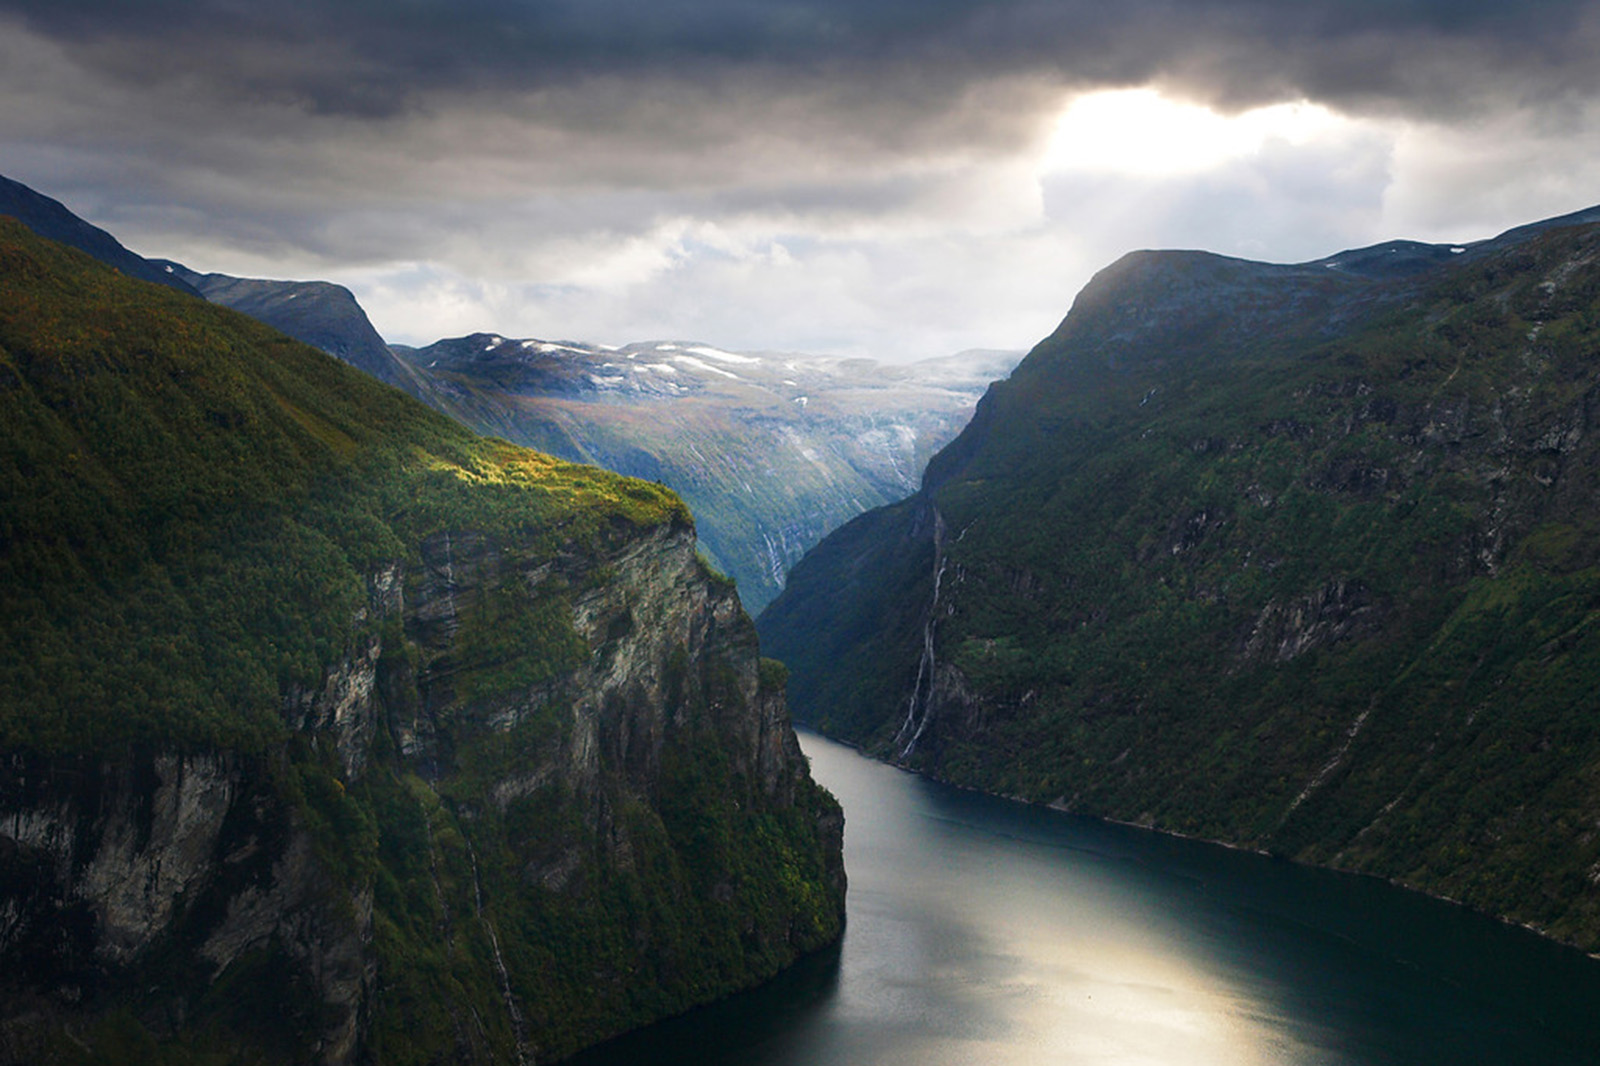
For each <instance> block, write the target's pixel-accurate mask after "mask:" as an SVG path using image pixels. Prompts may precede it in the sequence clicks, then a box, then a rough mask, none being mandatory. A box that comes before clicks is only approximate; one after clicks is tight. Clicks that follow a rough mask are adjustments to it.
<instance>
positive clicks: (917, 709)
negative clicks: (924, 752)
mask: <svg viewBox="0 0 1600 1066" xmlns="http://www.w3.org/2000/svg"><path fill="white" fill-rule="evenodd" d="M963 532H965V531H963ZM944 536H945V534H944V516H943V515H942V514H940V513H939V509H938V508H937V507H936V508H934V509H933V601H932V602H931V603H930V604H928V620H927V621H926V622H924V623H923V626H922V658H921V659H919V660H918V661H917V680H916V684H914V685H913V686H912V687H911V699H910V700H909V701H908V702H907V703H906V720H905V721H904V722H903V723H901V726H900V731H899V732H898V733H896V734H895V737H894V745H895V747H897V748H900V755H899V759H900V760H901V761H904V760H906V759H909V758H910V757H911V753H912V752H913V751H915V750H916V747H917V741H919V740H921V739H922V732H923V730H925V729H927V728H928V706H929V704H931V703H932V702H933V675H934V665H935V664H934V657H933V635H934V630H935V629H936V628H938V625H939V589H940V586H942V585H943V584H944V568H945V566H946V564H947V563H948V562H949V560H948V559H947V558H946V557H945V554H944ZM902 743H903V744H904V745H905V746H904V747H903V748H902V747H901V744H902Z"/></svg>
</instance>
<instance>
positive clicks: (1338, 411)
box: [761, 227, 1600, 950]
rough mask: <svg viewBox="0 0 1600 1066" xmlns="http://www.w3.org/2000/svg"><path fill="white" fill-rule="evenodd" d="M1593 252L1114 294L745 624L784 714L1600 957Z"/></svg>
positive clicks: (1581, 240)
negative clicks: (792, 711) (1472, 914)
mask: <svg viewBox="0 0 1600 1066" xmlns="http://www.w3.org/2000/svg"><path fill="white" fill-rule="evenodd" d="M1597 251H1600V231H1597V230H1596V229H1594V228H1592V227H1591V228H1579V229H1573V230H1562V231H1556V232H1552V233H1547V234H1544V235H1542V236H1538V237H1534V238H1531V239H1528V240H1526V241H1524V242H1523V243H1520V244H1516V245H1514V246H1512V247H1508V248H1505V249H1499V250H1491V251H1489V252H1486V253H1484V254H1480V255H1474V256H1468V257H1464V259H1463V260H1462V261H1459V262H1455V263H1451V264H1448V265H1447V266H1446V267H1444V268H1441V269H1440V270H1438V271H1436V272H1434V273H1432V274H1428V275H1423V276H1420V277H1416V278H1411V279H1401V280H1400V281H1369V280H1365V279H1363V278H1360V277H1357V276H1329V275H1330V272H1328V271H1323V272H1322V274H1321V275H1318V276H1315V277H1312V276H1310V275H1309V274H1308V273H1307V272H1304V271H1297V270H1296V269H1295V268H1269V267H1264V266H1260V265H1256V264H1243V265H1241V264H1237V263H1234V262H1232V261H1223V260H1215V259H1209V258H1207V257H1196V256H1192V255H1188V254H1180V253H1174V254H1172V255H1171V256H1164V255H1162V254H1153V255H1141V256H1135V257H1130V258H1129V260H1127V261H1124V262H1123V263H1121V264H1119V265H1118V266H1116V267H1113V268H1111V269H1110V270H1108V271H1107V272H1106V273H1105V274H1104V275H1102V277H1101V278H1100V279H1097V281H1096V282H1095V283H1093V284H1092V285H1091V286H1090V288H1089V289H1087V290H1085V293H1084V295H1083V296H1081V297H1080V298H1079V301H1078V303H1077V305H1076V306H1075V307H1074V310H1073V313H1072V315H1070V316H1069V317H1068V319H1067V320H1066V322H1065V323H1063V325H1062V327H1061V329H1060V330H1058V331H1057V333H1056V335H1055V336H1053V337H1052V338H1050V339H1048V340H1046V341H1045V342H1043V343H1042V344H1041V345H1040V346H1039V347H1038V348H1036V349H1035V350H1034V352H1033V353H1032V354H1030V356H1029V357H1028V359H1027V360H1026V361H1025V362H1024V363H1023V364H1022V366H1021V367H1019V368H1018V370H1017V371H1016V373H1015V374H1013V376H1012V378H1011V379H1010V380H1009V381H1007V382H1004V383H1001V384H999V385H997V386H995V387H994V388H993V389H991V391H990V394H989V395H988V397H987V398H986V399H985V400H984V402H983V405H982V406H981V407H980V413H979V415H978V417H977V418H976V419H975V420H974V423H973V425H972V426H971V427H970V428H969V430H968V431H967V432H966V433H965V434H963V436H962V437H961V438H959V439H958V440H957V441H956V442H955V443H954V444H952V445H951V447H950V448H948V449H946V451H945V452H943V453H941V455H940V456H938V457H936V458H935V460H934V462H933V463H932V464H931V465H930V473H929V478H928V487H927V489H926V490H925V491H924V493H923V494H922V495H921V496H919V497H918V498H917V499H914V500H912V501H908V502H907V503H906V504H902V505H899V506H898V507H895V508H890V509H884V510H882V511H879V512H874V513H872V514H869V515H867V516H864V517H863V518H862V519H859V520H857V522H855V523H852V524H851V525H850V526H847V527H845V528H844V529H843V530H841V531H839V532H838V533H836V534H835V535H834V536H832V537H830V538H829V539H828V540H827V541H825V542H824V543H823V544H822V545H821V546H819V548H818V549H817V550H816V551H815V552H813V554H812V555H811V556H809V557H808V558H807V560H806V561H805V562H804V563H802V564H801V565H800V566H798V567H796V569H795V571H794V572H793V574H792V576H791V581H790V586H789V589H788V590H786V592H785V594H784V595H783V596H782V597H780V598H779V599H778V600H777V601H776V602H775V603H774V604H773V606H772V607H771V608H769V609H768V611H767V612H766V613H765V614H764V615H763V617H762V619H761V627H762V634H763V638H764V643H765V645H766V646H767V647H768V649H769V650H771V651H772V653H773V654H776V655H779V656H780V657H782V658H783V659H784V660H785V661H786V662H787V663H788V665H789V666H790V668H791V669H792V670H793V671H794V680H793V682H792V683H791V690H790V691H791V697H792V698H793V700H794V705H795V708H796V714H797V716H800V717H802V718H805V719H807V720H810V721H813V722H815V723H817V724H818V725H820V726H821V727H822V728H824V729H825V730H827V731H829V732H832V733H835V734H836V735H840V736H843V737H845V738H847V739H850V740H852V741H855V742H858V743H862V744H865V745H867V746H868V747H869V748H871V749H873V750H876V751H878V752H880V753H882V754H884V755H887V756H889V757H891V758H895V759H903V760H905V761H907V762H909V763H910V764H911V765H913V766H916V767H918V768H921V769H924V770H927V771H929V772H932V773H935V774H937V775H940V776H942V777H946V778H949V779H952V780H955V781H958V782H960V783H963V784H967V785H974V786H978V787H981V788H984V789H986V790H989V791H993V792H997V793H1003V794H1008V795H1019V796H1024V797H1028V798H1030V799H1033V800H1036V801H1040V802H1059V803H1062V804H1064V805H1066V806H1069V807H1071V808H1073V809H1076V810H1081V811H1084V812H1087V813H1094V814H1101V815H1107V816H1111V817H1115V818H1119V819H1126V820H1131V821H1138V822H1141V823H1145V824H1151V825H1155V826H1159V827H1162V828H1165V829H1170V830H1174V831H1178V832H1182V833H1187V834H1192V835H1196V836H1201V837H1206V838H1211V839H1218V840H1226V841H1230V842H1235V843H1240V844H1244V845H1247V846H1252V847H1257V848H1262V849H1266V850H1271V851H1273V852H1275V853H1278V854H1283V855H1287V856H1292V857H1295V858H1299V859H1302V860H1306V861H1311V862H1317V863H1325V864H1329V865H1334V866H1340V867H1347V868H1351V869H1357V870H1362V871H1366V872H1371V873H1375V874H1379V875H1381V876H1384V877H1389V878H1393V879H1396V880H1399V881H1402V882H1404V883H1406V884H1410V885H1413V886H1416V887H1419V888H1422V889H1425V890H1428V891H1431V892H1434V893H1438V894H1440V895H1444V896H1448V897H1451V898H1454V899H1459V900H1462V901H1463V902H1466V903H1468V904H1470V905H1472V906H1474V907H1478V908H1480V909H1483V910H1485V911H1489V912H1491V913H1495V914H1499V915H1503V916H1506V917H1509V918H1513V919H1515V920H1518V921H1521V922H1526V923H1529V924H1532V925H1534V926H1537V927H1538V928H1541V929H1543V930H1545V931H1546V932H1548V933H1549V934H1551V935H1553V936H1556V937H1559V938H1561V939H1564V940H1567V941H1569V942H1572V943H1575V944H1578V945H1581V946H1583V947H1585V948H1586V949H1588V950H1596V949H1600V835H1597V834H1596V833H1595V831H1594V827H1595V826H1596V825H1597V824H1600V791H1597V789H1596V788H1595V784H1596V781H1597V780H1600V709H1597V707H1600V705H1597V703H1596V698H1595V691H1596V680H1597V679H1600V535H1597V534H1600V529H1597V527H1596V524H1595V519H1594V516H1595V515H1596V514H1600V482H1597V480H1596V477H1595V474H1594V471H1595V470H1596V469H1600V455H1597V454H1596V450H1595V449H1596V444H1595V442H1594V438H1593V436H1592V433H1593V429H1592V427H1593V425H1594V412H1595V410H1596V408H1595V405H1594V397H1595V396H1596V395H1600V378H1597V374H1596V364H1595V358H1594V357H1595V353H1596V352H1597V351H1600V267H1597V266H1596V261H1597V260H1596V252H1597ZM1241 279H1242V280H1241ZM936 514H937V516H938V518H939V519H941V520H942V523H943V529H944V536H943V539H942V542H941V543H940V545H939V550H940V552H941V553H942V555H941V558H942V561H943V563H944V577H943V580H942V582H941V586H940V597H939V603H938V607H937V609H936V610H933V611H932V617H933V621H934V627H935V633H936V640H935V655H934V663H935V665H936V670H935V677H936V679H937V684H936V686H935V688H934V691H933V694H932V697H931V699H929V698H928V697H927V689H926V688H924V690H923V692H924V697H923V702H921V703H919V704H918V705H917V706H916V707H914V708H912V709H911V712H910V713H911V714H912V716H913V718H914V719H915V720H917V721H919V722H920V721H921V720H922V719H921V717H920V716H921V715H922V714H924V707H925V708H926V711H925V713H926V722H927V724H926V726H925V728H923V730H922V733H921V737H920V739H919V740H918V741H917V743H916V745H915V746H914V747H913V748H912V749H911V750H910V751H909V752H907V751H906V743H907V740H908V734H907V733H906V732H903V731H902V726H903V724H904V723H905V721H906V719H907V715H908V701H909V699H910V694H911V692H912V690H913V685H914V681H915V678H916V677H917V673H918V669H919V666H923V667H925V666H926V663H924V662H923V661H922V650H923V643H922V641H923V633H924V625H925V623H926V622H927V620H928V619H929V616H930V606H931V605H932V603H933V578H934V573H935V570H936V567H935V544H934V541H935V536H934V529H935V521H934V516H935V515H936ZM897 738H898V742H897Z"/></svg>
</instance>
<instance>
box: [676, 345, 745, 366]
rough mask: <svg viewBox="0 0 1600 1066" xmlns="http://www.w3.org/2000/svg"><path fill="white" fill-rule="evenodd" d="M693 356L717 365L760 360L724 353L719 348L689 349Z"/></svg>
mask: <svg viewBox="0 0 1600 1066" xmlns="http://www.w3.org/2000/svg"><path fill="white" fill-rule="evenodd" d="M688 350H689V351H691V352H693V353H694V354H695V355H703V356H705V357H706V358H707V359H715V360H716V361H717V362H719V363H759V362H761V360H759V359H757V358H755V357H754V356H749V355H735V354H733V353H732V352H725V351H723V350H722V349H721V348H690V349H688Z"/></svg>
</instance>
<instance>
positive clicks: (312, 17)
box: [0, 0, 1600, 116]
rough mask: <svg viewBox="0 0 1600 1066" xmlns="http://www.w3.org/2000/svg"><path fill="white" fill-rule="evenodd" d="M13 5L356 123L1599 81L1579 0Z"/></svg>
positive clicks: (1430, 97) (128, 66) (81, 49)
mask: <svg viewBox="0 0 1600 1066" xmlns="http://www.w3.org/2000/svg"><path fill="white" fill-rule="evenodd" d="M7 10H9V11H11V12H14V13H18V14H21V15H22V16H24V17H25V18H26V20H27V22H28V24H29V25H30V26H31V27H32V28H33V29H34V30H35V31H36V32H41V33H44V34H46V35H48V36H50V37H52V38H54V39H55V40H57V41H58V42H60V43H61V44H63V45H64V46H65V47H67V48H68V49H69V50H70V51H71V52H72V53H74V54H76V55H78V56H79V57H80V58H81V60H82V61H85V62H89V63H93V64H95V65H97V66H98V67H99V68H100V69H102V70H104V71H109V72H113V73H114V74H116V75H117V76H119V77H122V78H126V79H132V80H160V79H171V78H191V79H192V78H199V79H201V80H202V81H205V82H206V83H208V85H209V86H210V87H211V88H212V89H213V90H214V91H217V92H220V93H225V94H241V95H244V96H249V97H253V98H259V99H264V100H292V101H296V102H299V103H301V104H302V105H304V106H305V107H307V108H308V109H310V110H313V111H317V112H321V113H333V114H350V115H358V116H377V115H385V114H394V113H398V112H402V111H405V110H407V109H410V108H415V107H421V106H425V105H426V103H427V101H428V99H429V97H430V95H431V94H432V93H435V92H438V91H441V90H449V91H453V92H468V93H473V92H484V93H498V92H506V91H526V90H537V89H541V88H549V87H551V86H557V85H561V84H564V83H567V82H569V81H571V80H572V79H575V78H583V77H594V76H620V77H623V78H629V79H631V78H634V77H640V76H650V77H660V76H671V77H673V78H677V79H682V80H686V81H699V80H703V79H711V78H715V77H717V76H718V75H719V74H720V73H722V72H725V71H727V70H729V69H743V70H751V69H759V70H761V71H763V72H765V73H766V74H767V75H769V76H771V77H774V78H780V79H781V78H786V77H788V78H798V79H800V80H802V81H809V80H812V79H815V78H819V77H821V78H830V79H842V80H845V81H851V82H859V83H860V84H862V85H864V86H869V87H871V89H872V90H873V92H874V93H881V94H883V95H884V97H885V99H882V100H880V101H878V102H879V103H880V105H881V106H885V107H888V108H890V109H891V110H896V111H901V110H903V111H915V110H917V109H918V107H919V106H921V107H932V108H937V107H939V106H941V103H942V102H943V100H944V99H946V98H947V97H948V95H949V94H950V93H952V92H955V91H958V89H959V86H961V85H963V84H965V83H967V82H968V81H970V80H973V79H980V80H981V79H985V78H991V77H994V76H996V75H1002V74H1004V75H1019V74H1030V73H1032V74H1040V75H1045V76H1050V77H1054V78H1058V79H1061V80H1063V81H1066V82H1069V83H1074V84H1101V83H1104V84H1133V83H1140V82H1145V81H1149V80H1151V79H1161V80H1164V81H1166V82H1168V83H1170V84H1172V85H1174V86H1175V87H1178V88H1181V89H1184V90H1186V91H1188V92H1191V93H1194V94H1196V95H1199V96H1202V97H1207V98H1210V99H1212V100H1217V101H1221V102H1224V103H1227V104H1234V105H1243V104H1245V103H1251V102H1258V101H1260V100H1264V99H1282V98H1284V97H1285V96H1287V95H1297V94H1306V95H1311V96H1314V97H1316V98H1319V99H1323V100H1326V101H1329V102H1353V103H1355V104H1359V105H1364V106H1371V107H1382V108H1400V109H1410V108H1419V109H1422V110H1424V111H1428V112H1439V111H1448V110H1450V109H1454V108H1460V107H1470V106H1472V103H1473V100H1474V98H1475V97H1476V95H1477V93H1478V87H1480V86H1482V87H1485V91H1488V90H1492V91H1494V92H1497V93H1502V94H1503V93H1504V92H1506V91H1508V90H1509V91H1513V92H1516V93H1518V94H1520V95H1523V96H1527V97H1532V98H1538V97H1542V96H1551V97H1553V96H1557V95H1559V94H1561V93H1564V92H1568V91H1572V90H1574V89H1588V88H1591V87H1592V86H1593V85H1594V84H1595V83H1596V80H1597V77H1600V72H1597V69H1596V68H1597V67H1600V64H1596V63H1594V62H1593V57H1594V55H1595V51H1594V45H1595V42H1596V35H1597V30H1600V27H1597V25H1596V21H1597V20H1596V18H1595V15H1594V4H1593V3H1591V2H1581V0H1546V2H1537V3H1519V4H1511V3H1507V2H1505V0H1499V2H1495V3H1489V2H1483V0H1310V2H1284V0H1204V2H1197V0H1191V2H1181V0H1121V2H1119V3H1115V4H1112V3H1107V2H1105V0H1057V2H1040V0H871V2H863V0H787V2H785V0H772V2H763V0H756V2H750V0H742V2H741V0H559V2H556V0H544V2H535V0H448V2H445V0H342V2H313V0H281V2H276V3H272V2H259V0H258V2H254V3H249V2H240V0H0V12H3V11H7ZM909 71H915V76H914V77H910V76H909V75H908V76H907V78H905V79H902V77H901V75H903V74H906V72H909ZM897 85H903V86H904V89H905V92H904V93H897V91H896V88H895V87H896V86H897ZM906 93H914V94H916V95H910V96H908V95H906Z"/></svg>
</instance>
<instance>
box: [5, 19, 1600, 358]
mask: <svg viewBox="0 0 1600 1066" xmlns="http://www.w3.org/2000/svg"><path fill="white" fill-rule="evenodd" d="M1597 56H1600V0H1592V2H1581V3H1580V2H1548V3H1540V2H1537V0H1535V2H1521V3H1511V2H1509V0H1502V2H1497V3H1486V2H1478V0H1118V2H1116V3H1111V2H1108V0H1053V2H1043V0H560V2H549V0H337V2H336V0H280V2H274V0H0V173H4V174H6V175H7V176H9V177H12V178H15V179H17V180H19V181H22V182H25V183H27V184H29V185H31V186H33V187H34V188H36V189H38V190H39V191H41V192H44V193H46V194H48V195H51V196H54V197H56V198H57V199H60V200H62V201H64V202H65V203H66V204H67V205H68V206H69V207H71V208H72V209H73V210H75V211H77V212H78V213H79V214H81V215H83V216H84V217H86V218H88V219H89V220H90V221H93V222H95V223H97V224H99V225H102V226H104V227H106V228H107V229H110V230H111V231H112V232H113V233H114V234H116V235H117V236H118V237H119V238H120V239H121V240H122V241H123V243H125V244H127V245H129V246H130V247H132V248H133V249H134V250H135V251H138V252H140V253H142V254H145V255H150V256H166V257H170V258H175V259H179V260H182V261H184V262H185V263H187V264H188V265H190V266H191V267H193V268H195V269H198V270H215V271H222V272H226V273H232V274H243V275H250V276H269V277H288V278H305V279H310V278H328V279H332V280H335V281H340V282H343V283H345V284H347V285H349V286H350V287H351V288H352V289H354V290H355V291H356V294H357V296H358V297H359V298H360V299H361V301H362V303H363V304H364V305H365V306H366V308H367V310H368V312H369V313H370V314H371V316H372V318H373V321H374V323H375V324H376V325H377V326H378V329H379V331H380V332H382V333H383V334H384V335H385V336H386V337H387V338H388V339H390V340H391V341H400V342H405V343H427V342H429V341H432V340H435V339H437V338H439V337H444V336H454V335H460V334H463V333H467V332H472V331H475V330H484V331H494V332H499V333H504V334H510V335H513V336H519V337H520V336H539V337H545V338H573V339H582V340H589V341H596V342H601V343H612V344H620V343H625V342H628V341H634V340H646V339H666V338H674V339H694V340H700V341H705V342H707V343H712V344H716V345H719V346H722V347H726V348H736V349H737V348H743V349H759V348H766V349H786V350H797V351H818V352H824V351H826V352H844V353H854V354H863V355H873V356H877V357H881V358H889V359H907V358H914V357H919V356H932V355H945V354H949V353H951V352H954V351H957V350H960V349H963V348H969V347H1016V348H1026V347H1028V346H1030V345H1032V344H1033V343H1034V342H1035V341H1037V340H1038V339H1039V338H1040V337H1042V336H1043V335H1045V334H1046V333H1048V332H1049V331H1050V330H1051V329H1052V328H1053V327H1054V325H1055V324H1056V322H1057V321H1059V320H1060V318H1061V316H1062V315H1063V314H1064V313H1065V312H1066V310H1067V308H1068V307H1069V306H1070V304H1071V301H1072V297H1073V295H1074V294H1075V293H1076V292H1077V290H1078V289H1079V288H1080V287H1081V286H1082V284H1083V283H1084V282H1085V281H1086V280H1087V279H1088V277H1089V276H1090V274H1092V273H1093V272H1094V271H1095V270H1096V269H1098V268H1099V267H1101V266H1104V265H1105V264H1107V263H1108V262H1110V261H1111V260H1113V259H1115V258H1116V257H1117V256H1119V255H1121V254H1122V253H1123V252H1126V251H1129V250H1131V249H1135V248H1141V247H1200V248H1208V249H1211V250H1214V251H1219V252H1224V253H1228V254H1233V255H1243V256H1249V257H1252V258H1262V259H1268V260H1275V261H1298V260H1304V259H1311V258H1318V257H1321V256H1323V255H1327V254H1330V253H1332V252H1336V251H1339V250H1341V249H1343V248H1347V247H1353V246H1358V245H1362V244H1370V243H1374V242H1376V241H1380V240H1385V239H1388V238H1391V237H1411V238H1418V239H1425V240H1450V241H1461V240H1470V239H1474V238H1479V237H1486V236H1490V235H1492V234H1494V233H1496V232H1498V231H1500V230H1503V229H1506V228H1509V227H1511V226H1513V225H1517V224H1519V223H1522V222H1527V221H1532V220H1534V219H1537V218H1543V217H1548V216H1551V215H1556V214H1562V213H1565V212H1567V211H1572V210H1576V209H1579V208H1582V207H1588V206H1591V205H1593V204H1595V203H1600V61H1597V60H1596V57H1597Z"/></svg>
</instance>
